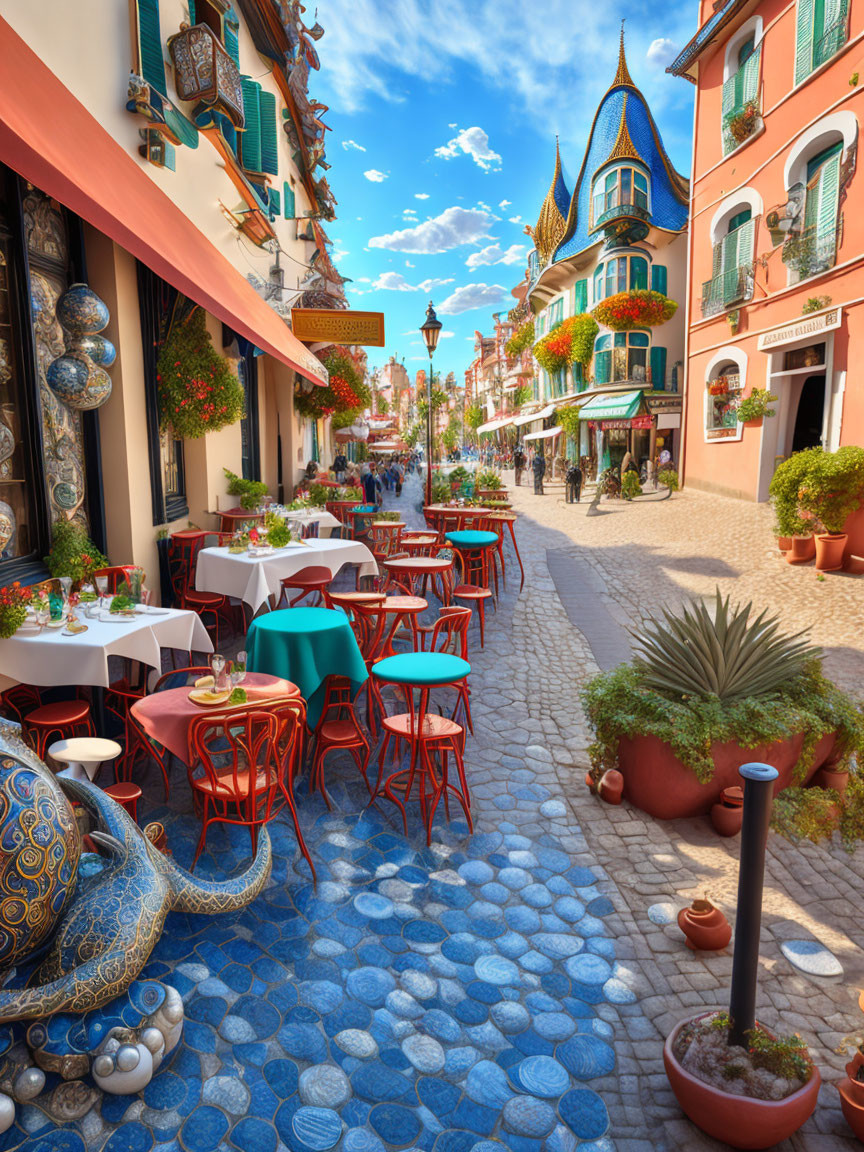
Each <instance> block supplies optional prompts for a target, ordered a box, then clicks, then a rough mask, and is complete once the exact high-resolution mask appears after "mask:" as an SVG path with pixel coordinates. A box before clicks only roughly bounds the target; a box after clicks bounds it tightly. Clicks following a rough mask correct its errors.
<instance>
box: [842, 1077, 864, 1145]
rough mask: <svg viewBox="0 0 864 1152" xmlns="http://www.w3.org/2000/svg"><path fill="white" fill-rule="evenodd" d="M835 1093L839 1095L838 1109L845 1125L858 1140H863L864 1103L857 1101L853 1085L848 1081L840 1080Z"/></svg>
mask: <svg viewBox="0 0 864 1152" xmlns="http://www.w3.org/2000/svg"><path fill="white" fill-rule="evenodd" d="M861 1087H864V1085H861ZM837 1091H838V1092H839V1093H840V1107H841V1108H842V1109H843V1115H844V1117H845V1118H846V1123H847V1124H848V1125H849V1127H850V1128H851V1129H852V1131H853V1132H854V1133H855V1135H856V1136H857V1137H858V1139H859V1140H864V1101H862V1100H859V1098H858V1096H857V1094H856V1086H855V1084H853V1082H852V1081H851V1080H849V1079H845V1080H841V1081H840V1083H839V1084H838V1085H837Z"/></svg>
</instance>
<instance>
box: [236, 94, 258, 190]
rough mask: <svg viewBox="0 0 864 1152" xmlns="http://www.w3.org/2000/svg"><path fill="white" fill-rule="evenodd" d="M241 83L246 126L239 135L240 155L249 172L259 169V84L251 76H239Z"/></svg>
mask: <svg viewBox="0 0 864 1152" xmlns="http://www.w3.org/2000/svg"><path fill="white" fill-rule="evenodd" d="M241 83H242V85H243V115H244V117H245V120H246V127H245V128H244V129H243V132H242V133H241V135H240V157H241V160H242V163H243V167H244V168H247V169H248V170H249V171H250V172H260V171H261V109H260V103H259V100H258V97H259V95H260V92H261V86H260V84H257V83H256V82H255V81H254V80H253V79H251V77H249V76H243V77H241Z"/></svg>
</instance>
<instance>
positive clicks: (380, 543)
mask: <svg viewBox="0 0 864 1152" xmlns="http://www.w3.org/2000/svg"><path fill="white" fill-rule="evenodd" d="M404 527H405V525H404V524H402V523H400V522H399V521H396V520H373V522H372V523H371V524H370V525H369V536H368V539H367V541H366V543H367V545H368V547H369V548H370V549H371V551H372V555H373V556H374V557H375V559H376V560H387V559H389V557H390V556H392V555H394V553H396V552H399V551H401V548H400V539H401V536H402V529H403V528H404Z"/></svg>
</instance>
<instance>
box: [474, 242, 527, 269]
mask: <svg viewBox="0 0 864 1152" xmlns="http://www.w3.org/2000/svg"><path fill="white" fill-rule="evenodd" d="M524 260H525V245H524V244H511V245H510V247H509V248H506V249H505V248H502V247H501V245H500V244H487V246H486V247H485V248H481V249H480V251H479V252H472V253H471V255H470V256H469V257H468V259H467V260H466V261H465V263H466V264H467V266H468V267H469V268H479V267H480V266H481V264H521V263H523V261H524Z"/></svg>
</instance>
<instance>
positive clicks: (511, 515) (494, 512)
mask: <svg viewBox="0 0 864 1152" xmlns="http://www.w3.org/2000/svg"><path fill="white" fill-rule="evenodd" d="M424 512H431V513H433V515H435V516H444V517H448V516H449V517H450V518H451V519H453V520H458V521H460V522H462V521H464V522H465V523H466V524H470V522H471V521H472V520H500V521H502V522H503V523H504V524H506V525H507V528H508V530H509V532H510V539H511V540H512V541H513V551H514V552H515V553H516V560H517V561H518V563H519V572H520V574H521V577H522V579H521V581H520V583H519V591H520V592H521V591H522V588H523V586H524V584H525V569H524V568H523V567H522V557H521V556H520V555H519V545H518V544H517V543H516V528H515V524H516V513H515V512H508V511H507V510H506V509H504V508H482V507H480V508H478V507H477V506H476V505H475V506H474V507H471V508H463V507H460V506H459V505H454V506H451V505H449V504H428V505H427V506H426V508H425V509H424Z"/></svg>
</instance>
